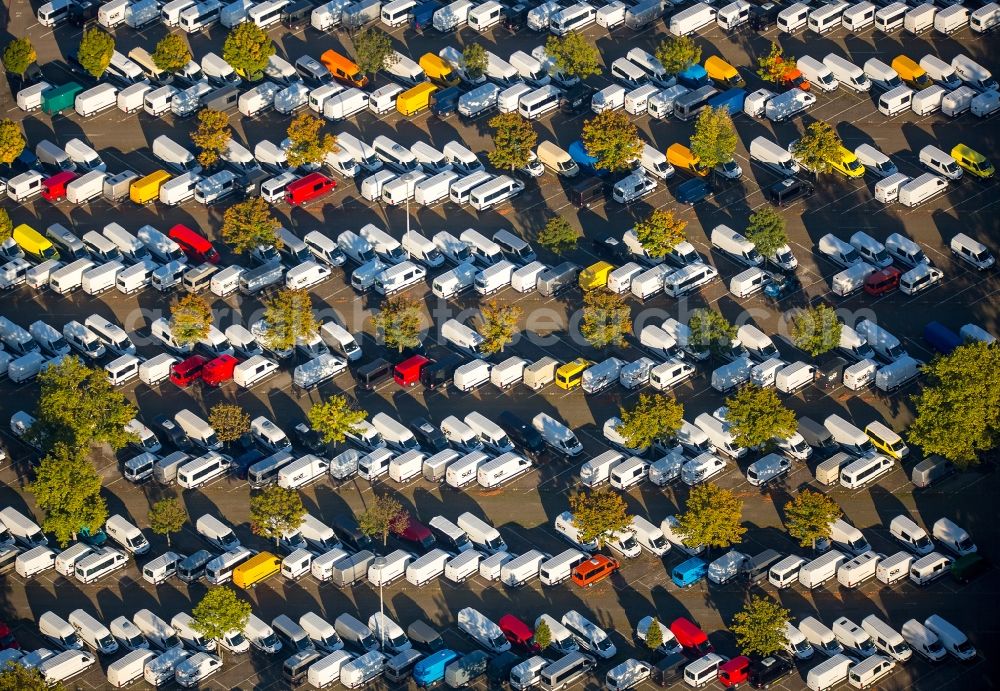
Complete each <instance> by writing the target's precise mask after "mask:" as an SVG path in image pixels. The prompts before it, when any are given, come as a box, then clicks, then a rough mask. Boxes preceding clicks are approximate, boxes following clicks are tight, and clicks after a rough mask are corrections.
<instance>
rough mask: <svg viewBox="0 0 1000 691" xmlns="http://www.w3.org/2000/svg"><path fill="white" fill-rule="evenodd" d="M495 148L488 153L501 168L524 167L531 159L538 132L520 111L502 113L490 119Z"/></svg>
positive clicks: (495, 165)
mask: <svg viewBox="0 0 1000 691" xmlns="http://www.w3.org/2000/svg"><path fill="white" fill-rule="evenodd" d="M490 127H492V128H493V150H492V151H490V152H489V153H487V154H486V157H487V158H488V159H490V163H492V164H493V166H494V167H496V168H499V169H501V170H517V169H518V168H524V167H525V166H526V165H528V162H529V161H530V160H531V154H532V150H533V149H534V148H535V144H536V143H537V142H538V134H536V133H535V129H534V128H533V127H532V126H531V123H530V122H528V121H527V120H525V119H524V117H523V116H521V114H520V113H500V114H499V115H494V116H493V117H492V118H491V119H490Z"/></svg>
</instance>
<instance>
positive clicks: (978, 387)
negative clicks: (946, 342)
mask: <svg viewBox="0 0 1000 691" xmlns="http://www.w3.org/2000/svg"><path fill="white" fill-rule="evenodd" d="M923 371H924V374H925V375H926V376H927V385H926V386H925V387H924V389H923V391H921V392H920V394H918V395H916V396H914V397H913V404H914V408H915V409H916V419H914V421H913V424H912V425H910V431H909V435H908V437H909V440H910V442H911V443H914V444H918V445H919V446H921V447H922V448H923V450H924V453H925V454H931V453H936V454H940V455H941V456H944V457H945V458H947V459H949V460H951V461H953V462H954V463H955V464H956V465H957V466H958V467H960V468H967V467H970V466H973V465H976V464H977V463H978V462H979V454H980V453H981V452H983V451H989V450H991V449H994V448H996V446H997V442H998V439H1000V345H997V344H995V343H994V344H987V343H984V342H982V341H971V342H969V343H966V344H965V345H962V346H959V347H958V348H956V349H955V350H954V351H953V352H952V353H951V354H950V355H945V356H942V357H939V358H937V359H935V360H933V361H932V362H931V363H930V364H928V365H925V366H924V367H923Z"/></svg>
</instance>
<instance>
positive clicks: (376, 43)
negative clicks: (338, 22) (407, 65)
mask: <svg viewBox="0 0 1000 691" xmlns="http://www.w3.org/2000/svg"><path fill="white" fill-rule="evenodd" d="M353 40H354V54H355V55H356V56H357V64H358V69H359V70H361V71H362V72H363V73H365V74H371V75H374V74H376V73H377V72H379V71H380V70H384V69H387V68H389V67H392V65H393V64H394V63H395V62H396V61H397V60H398V59H399V55H398V53H396V51H395V50H393V49H392V39H391V38H389V34H387V33H385V32H384V31H382V30H381V29H376V28H375V27H368V28H365V29H362V30H361V31H359V32H358V33H356V34H355V35H354V39H353Z"/></svg>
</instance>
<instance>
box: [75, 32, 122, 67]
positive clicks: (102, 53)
mask: <svg viewBox="0 0 1000 691" xmlns="http://www.w3.org/2000/svg"><path fill="white" fill-rule="evenodd" d="M114 52H115V39H114V37H113V36H112V35H111V34H109V33H107V32H106V31H102V30H101V29H98V28H97V27H96V26H93V27H90V28H89V29H85V30H84V32H83V37H82V38H81V39H80V48H79V50H78V52H77V55H76V57H77V59H78V60H79V61H80V65H81V66H82V67H83V69H85V70H87V72H88V73H89V74H90V76H92V77H93V78H94V79H100V78H101V76H102V75H103V74H104V71H105V70H106V69H108V65H109V64H111V55H112V53H114Z"/></svg>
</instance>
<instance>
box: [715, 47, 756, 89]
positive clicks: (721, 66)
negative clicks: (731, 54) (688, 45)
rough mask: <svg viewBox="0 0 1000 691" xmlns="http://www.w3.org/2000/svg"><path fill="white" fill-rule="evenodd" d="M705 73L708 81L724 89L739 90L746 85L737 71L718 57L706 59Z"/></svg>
mask: <svg viewBox="0 0 1000 691" xmlns="http://www.w3.org/2000/svg"><path fill="white" fill-rule="evenodd" d="M705 71H706V72H708V78H709V79H711V80H712V81H713V82H715V83H716V84H717V85H719V86H721V87H723V88H725V89H739V88H742V87H744V86H746V85H747V83H746V80H745V79H743V77H741V76H740V73H739V71H738V70H737V69H736V68H735V67H733V66H732V65H730V64H729V63H728V62H726V61H725V60H723V59H722V58H720V57H719V56H718V55H711V56H709V57H708V58H706V60H705Z"/></svg>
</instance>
